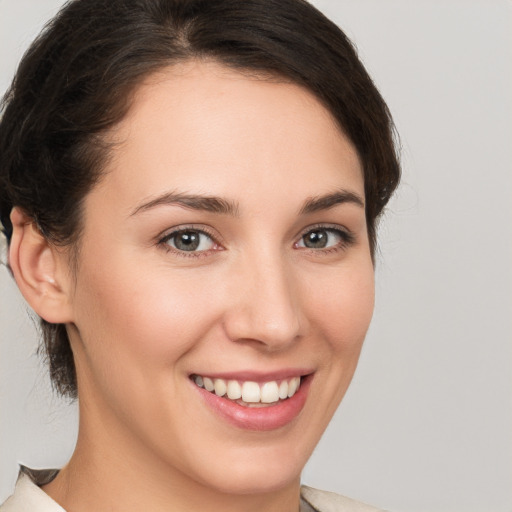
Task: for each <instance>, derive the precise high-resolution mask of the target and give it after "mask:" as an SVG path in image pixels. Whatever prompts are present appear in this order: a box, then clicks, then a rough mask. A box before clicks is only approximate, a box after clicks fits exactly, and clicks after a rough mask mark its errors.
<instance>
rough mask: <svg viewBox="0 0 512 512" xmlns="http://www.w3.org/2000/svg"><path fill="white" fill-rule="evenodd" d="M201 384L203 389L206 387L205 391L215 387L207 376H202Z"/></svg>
mask: <svg viewBox="0 0 512 512" xmlns="http://www.w3.org/2000/svg"><path fill="white" fill-rule="evenodd" d="M203 384H204V389H206V391H213V390H214V389H215V386H214V385H213V380H212V379H209V378H208V377H203Z"/></svg>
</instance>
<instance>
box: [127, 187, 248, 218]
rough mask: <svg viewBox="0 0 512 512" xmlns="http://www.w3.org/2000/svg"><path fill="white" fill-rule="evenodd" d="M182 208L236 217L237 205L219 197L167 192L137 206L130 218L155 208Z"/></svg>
mask: <svg viewBox="0 0 512 512" xmlns="http://www.w3.org/2000/svg"><path fill="white" fill-rule="evenodd" d="M163 205H167V206H183V207H185V208H190V209H192V210H200V211H207V212H211V213H220V214H224V215H232V216H233V217H237V216H238V212H239V208H238V204H237V203H235V202H232V201H228V200H226V199H222V198H220V197H214V196H203V195H197V194H183V193H177V192H167V193H165V194H162V195H161V196H158V197H156V198H154V199H151V200H149V201H147V202H145V203H143V204H141V205H139V206H137V207H136V208H135V209H134V210H133V211H132V212H131V213H130V216H133V215H136V214H138V213H141V212H145V211H148V210H151V209H153V208H156V207H157V206H163Z"/></svg>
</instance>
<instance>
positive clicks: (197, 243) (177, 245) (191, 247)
mask: <svg viewBox="0 0 512 512" xmlns="http://www.w3.org/2000/svg"><path fill="white" fill-rule="evenodd" d="M160 242H161V243H163V244H166V245H169V246H170V247H172V248H173V249H175V250H177V251H183V252H201V251H208V250H210V249H214V248H215V247H216V245H217V244H216V243H215V241H214V240H213V238H212V237H211V236H210V235H208V234H207V233H205V232H204V231H200V230H198V229H181V230H179V231H174V232H173V233H170V234H168V235H166V236H165V237H164V238H163V239H162V240H161V241H160Z"/></svg>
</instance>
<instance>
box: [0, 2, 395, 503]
mask: <svg viewBox="0 0 512 512" xmlns="http://www.w3.org/2000/svg"><path fill="white" fill-rule="evenodd" d="M392 135H393V133H392V121H391V118H390V115H389V112H388V110H387V108H386V105H385V103H384V102H383V100H382V98H381V97H380V95H379V93H378V92H377V90H376V89H375V87H374V85H373V84H372V82H371V79H370V78H369V77H368V75H367V73H366V71H365V70H364V68H363V66H362V64H361V63H360V62H359V60H358V59H357V56H356V54H355V52H354V50H353V48H352V46H351V45H350V43H349V41H348V40H347V39H346V37H345V36H344V34H343V33H342V32H341V31H340V30H339V29H338V28H337V27H335V26H334V25H333V24H332V23H331V22H329V21H328V20H327V19H326V18H325V17H323V16H322V15H321V14H320V13H319V12H318V11H316V10H315V9H314V8H313V7H312V6H310V5H309V4H307V3H306V2H303V1H301V0H285V1H283V0H279V1H277V0H246V1H244V2H239V1H235V0H208V1H199V0H192V1H180V0H139V1H135V0H76V1H72V2H70V3H69V4H67V6H66V7H65V8H64V9H63V11H61V13H60V14H59V15H58V16H57V17H56V19H55V20H54V21H53V22H52V23H51V24H50V25H49V26H48V27H47V29H46V30H45V31H44V33H43V34H42V35H41V36H40V37H39V38H38V39H37V40H36V42H35V43H34V44H33V46H32V47H31V49H30V50H29V52H28V53H27V55H26V56H25V58H24V59H23V61H22V63H21V64H20V67H19V70H18V72H17V75H16V78H15V80H14V82H13V85H12V87H11V89H10V91H9V92H8V93H7V95H6V98H5V102H4V110H3V116H2V121H1V125H0V155H1V156H0V159H1V170H0V180H1V181H0V212H1V221H2V224H3V226H4V232H5V233H6V236H7V238H8V240H9V265H10V268H11V269H12V272H13V275H14V278H15V279H16V283H17V285H18V287H19V288H20V290H21V292H22V294H23V295H24V297H25V298H26V300H27V301H28V303H29V304H30V306H31V307H32V308H33V309H34V311H35V312H36V313H37V314H38V315H39V316H40V318H41V325H42V330H43V334H44V343H45V347H46V351H47V353H48V359H49V363H50V374H51V377H52V379H53V382H54V384H55V387H56V388H57V389H58V390H59V391H60V392H61V393H62V394H63V395H67V396H72V397H77V398H78V401H79V408H80V428H79V435H78V441H77V446H76V449H75V452H74V454H73V456H72V458H71V460H70V461H69V463H68V464H67V465H66V466H65V467H64V468H62V469H61V470H60V471H46V472H34V471H31V470H28V469H23V470H22V474H21V476H20V479H19V481H18V484H17V487H16V490H15V493H14V495H13V497H11V498H10V499H9V500H8V501H7V502H6V504H5V505H4V506H3V508H2V511H10V510H22V509H24V508H26V507H27V506H28V504H29V503H30V504H31V505H32V509H33V510H49V511H56V510H62V509H65V510H69V511H81V510H86V509H87V510H90V509H96V510H101V509H107V508H109V509H116V510H117V509H119V510H121V509H122V510H125V511H129V510H132V509H133V510H135V509H137V510H141V509H144V510H154V511H156V510H164V509H165V510H188V511H193V510H202V511H207V510H231V509H233V510H247V511H251V510H266V511H273V510H275V511H297V510H299V508H300V510H367V509H368V510H373V509H371V508H365V506H363V505H361V504H357V503H355V502H353V501H351V500H348V499H347V498H342V497H339V496H333V495H331V494H329V493H323V492H320V491H315V490H312V489H308V488H304V487H303V488H302V489H301V487H300V473H301V470H302V468H303V467H304V465H305V463H306V461H307V459H308V458H309V456H310V455H311V452H312V450H313V448H314V447H315V445H316V444H317V442H318V440H319V438H320V436H321V434H322V432H323V431H324V429H325V428H326V426H327V424H328V422H329V420H330V419H331V417H332V415H333V413H334V411H335V410H336V408H337V406H338V404H339V402H340V401H341V399H342V397H343V395H344V393H345V391H346V389H347V387H348V385H349V383H350V380H351V378H352V375H353V373H354V370H355V367H356V364H357V360H358V356H359V353H360V350H361V346H362V343H363V340H364V337H365V333H366V330H367V328H368V325H369V322H370V319H371V315H372V310H373V256H374V250H375V236H376V233H375V228H376V222H377V220H378V218H379V215H380V214H381V212H382V209H383V207H384V206H385V204H386V203H387V201H388V199H389V197H390V195H391V194H392V192H393V190H394V189H395V187H396V185H397V182H398V178H399V166H398V162H397V156H396V153H395V149H394V145H393V137H392ZM31 500H33V501H31ZM59 506H60V507H61V508H59Z"/></svg>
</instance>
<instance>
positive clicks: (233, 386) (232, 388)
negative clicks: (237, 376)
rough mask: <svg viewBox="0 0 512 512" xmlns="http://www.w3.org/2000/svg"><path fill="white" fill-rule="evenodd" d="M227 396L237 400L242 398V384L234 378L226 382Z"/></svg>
mask: <svg viewBox="0 0 512 512" xmlns="http://www.w3.org/2000/svg"><path fill="white" fill-rule="evenodd" d="M228 398H229V399H230V400H238V399H239V398H242V386H240V384H238V382H237V381H236V380H230V381H229V382H228Z"/></svg>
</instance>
